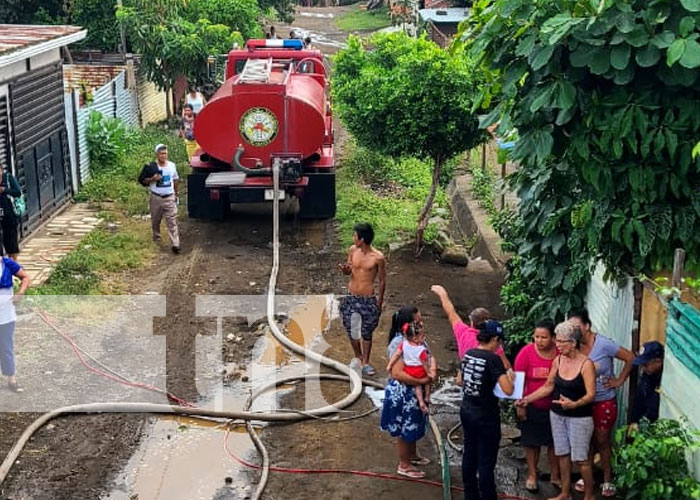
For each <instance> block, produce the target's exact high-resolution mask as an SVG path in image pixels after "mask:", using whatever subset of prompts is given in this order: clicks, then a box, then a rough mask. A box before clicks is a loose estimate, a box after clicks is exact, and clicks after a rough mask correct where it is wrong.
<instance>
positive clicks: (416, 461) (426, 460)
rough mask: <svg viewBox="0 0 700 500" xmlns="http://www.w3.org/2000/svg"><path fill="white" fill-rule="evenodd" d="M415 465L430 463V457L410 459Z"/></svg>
mask: <svg viewBox="0 0 700 500" xmlns="http://www.w3.org/2000/svg"><path fill="white" fill-rule="evenodd" d="M409 461H410V462H411V463H412V464H413V465H430V459H429V458H425V457H416V458H412V459H411V460H409Z"/></svg>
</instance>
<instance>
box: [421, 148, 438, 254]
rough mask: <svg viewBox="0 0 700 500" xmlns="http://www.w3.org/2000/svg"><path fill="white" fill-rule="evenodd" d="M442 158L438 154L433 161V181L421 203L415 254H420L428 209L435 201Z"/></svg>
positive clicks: (428, 214) (428, 215)
mask: <svg viewBox="0 0 700 500" xmlns="http://www.w3.org/2000/svg"><path fill="white" fill-rule="evenodd" d="M442 164H443V160H442V158H440V157H439V156H438V157H437V158H435V160H434V163H433V183H432V184H431V185H430V193H429V194H428V199H427V200H425V205H423V210H421V213H420V217H418V228H417V229H416V256H418V254H420V252H421V250H422V249H423V233H424V232H425V228H426V226H427V225H428V218H429V217H430V209H431V208H432V207H433V201H435V194H436V193H437V188H438V184H439V183H440V174H441V173H442Z"/></svg>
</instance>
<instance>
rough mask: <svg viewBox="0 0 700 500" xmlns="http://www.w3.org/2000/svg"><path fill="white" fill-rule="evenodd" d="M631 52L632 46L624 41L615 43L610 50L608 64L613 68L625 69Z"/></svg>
mask: <svg viewBox="0 0 700 500" xmlns="http://www.w3.org/2000/svg"><path fill="white" fill-rule="evenodd" d="M631 52H632V48H631V47H630V46H629V45H627V44H626V43H623V44H620V45H616V46H615V47H613V48H612V50H611V51H610V65H611V66H612V67H613V68H615V69H619V70H623V69H625V68H626V67H627V65H628V64H629V61H630V53H631Z"/></svg>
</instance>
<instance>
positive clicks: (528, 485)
mask: <svg viewBox="0 0 700 500" xmlns="http://www.w3.org/2000/svg"><path fill="white" fill-rule="evenodd" d="M525 489H526V490H527V491H529V492H530V493H537V492H538V491H540V487H539V485H538V484H537V480H534V481H530V480H529V479H528V480H527V481H525Z"/></svg>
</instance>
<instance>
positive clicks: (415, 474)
mask: <svg viewBox="0 0 700 500" xmlns="http://www.w3.org/2000/svg"><path fill="white" fill-rule="evenodd" d="M396 473H397V474H398V475H399V476H405V477H410V478H411V479H423V478H424V477H425V472H423V471H420V470H416V469H402V468H401V467H399V468H397V469H396Z"/></svg>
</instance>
